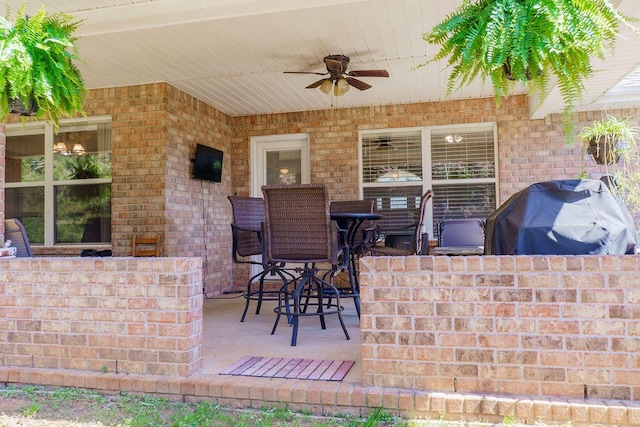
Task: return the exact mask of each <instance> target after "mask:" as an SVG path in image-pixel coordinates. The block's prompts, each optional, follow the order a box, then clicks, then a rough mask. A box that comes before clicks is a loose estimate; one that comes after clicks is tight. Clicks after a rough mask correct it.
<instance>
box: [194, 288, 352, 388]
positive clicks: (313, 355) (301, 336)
mask: <svg viewBox="0 0 640 427" xmlns="http://www.w3.org/2000/svg"><path fill="white" fill-rule="evenodd" d="M244 302H245V300H244V298H243V297H242V294H231V295H221V296H219V297H216V298H210V299H207V300H205V301H204V307H203V335H204V350H203V353H204V368H203V372H204V373H206V374H217V373H219V372H221V371H222V370H224V369H225V368H228V367H229V366H231V365H233V364H234V363H235V362H237V361H238V360H240V359H241V358H242V357H244V356H264V357H291V358H302V359H325V360H326V359H330V360H353V361H355V362H356V363H355V365H354V366H353V367H352V368H351V369H350V370H349V373H348V374H347V376H346V377H345V379H344V380H343V381H342V382H343V383H360V381H361V372H362V370H361V367H362V361H361V356H360V322H359V320H358V316H357V313H356V311H355V308H354V305H353V300H352V299H350V298H345V299H343V300H342V301H341V304H342V305H343V306H344V307H345V310H344V311H343V313H342V318H343V320H344V322H345V325H346V326H347V331H348V332H349V336H350V338H351V339H350V340H347V339H346V338H345V336H344V333H343V332H342V328H341V327H340V323H339V321H338V316H337V315H329V316H326V322H327V329H324V330H323V329H321V328H320V321H319V319H318V318H317V317H315V316H311V317H302V318H300V326H299V329H298V341H297V344H296V346H294V347H292V346H291V327H290V326H289V325H288V324H287V321H286V319H284V318H281V319H280V324H279V325H278V328H277V330H276V333H275V334H274V335H271V329H272V327H273V323H274V321H275V318H276V315H275V313H274V312H273V308H274V307H275V305H276V302H275V301H265V302H263V304H262V309H261V310H260V314H258V315H256V314H255V308H256V302H255V301H251V305H250V306H249V311H248V312H247V316H246V318H245V321H244V322H240V317H241V316H242V310H243V308H244Z"/></svg>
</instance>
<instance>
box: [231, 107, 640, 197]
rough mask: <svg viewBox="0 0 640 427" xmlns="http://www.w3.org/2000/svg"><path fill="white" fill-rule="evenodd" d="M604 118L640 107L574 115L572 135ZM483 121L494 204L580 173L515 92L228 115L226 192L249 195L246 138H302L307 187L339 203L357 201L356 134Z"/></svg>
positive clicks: (552, 123)
mask: <svg viewBox="0 0 640 427" xmlns="http://www.w3.org/2000/svg"><path fill="white" fill-rule="evenodd" d="M606 114H611V115H615V116H617V117H631V118H632V119H635V120H639V121H640V109H625V110H609V111H607V112H604V111H595V112H583V113H576V115H575V116H574V122H575V124H576V131H579V130H580V129H581V128H582V127H583V126H585V125H587V124H590V123H591V122H592V121H593V120H595V119H600V118H603V117H605V116H606ZM483 122H496V123H497V127H498V157H499V163H498V168H499V179H500V184H499V187H500V202H504V201H505V200H506V199H507V198H508V197H509V196H510V195H512V194H513V193H515V192H517V191H518V190H521V189H522V188H524V187H526V186H528V185H530V184H533V183H535V182H540V181H547V180H552V179H567V178H577V177H578V176H579V175H580V172H581V154H582V150H581V147H580V146H579V145H576V146H573V147H568V146H567V144H566V141H565V137H564V135H563V133H562V122H561V116H560V115H550V116H548V117H547V118H545V119H542V120H530V119H529V100H528V98H527V97H526V96H524V95H522V96H512V97H509V98H506V99H504V100H503V101H502V102H501V104H500V106H498V107H497V106H496V105H495V102H494V100H493V98H482V99H468V100H461V101H446V102H425V103H418V104H408V105H388V106H381V107H362V108H351V109H331V110H322V111H306V112H301V113H286V114H271V115H263V116H248V117H237V118H231V119H230V124H231V127H232V129H233V137H232V144H231V150H232V153H233V164H232V167H231V173H232V187H233V191H234V193H237V194H238V195H248V194H249V139H250V137H252V136H261V135H276V134H290V133H300V132H302V133H308V134H309V135H310V146H311V147H310V148H311V182H314V183H326V184H327V185H328V186H329V194H330V195H331V198H332V199H333V200H344V199H348V198H354V197H357V196H358V132H359V131H361V130H367V129H391V128H403V127H419V126H437V125H452V124H465V123H483ZM585 166H586V168H587V173H588V175H589V178H596V179H597V178H600V176H601V175H603V174H604V168H603V167H602V166H597V165H595V163H594V162H592V161H591V160H588V159H587V162H586V163H585Z"/></svg>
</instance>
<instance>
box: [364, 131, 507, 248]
mask: <svg viewBox="0 0 640 427" xmlns="http://www.w3.org/2000/svg"><path fill="white" fill-rule="evenodd" d="M447 130H450V131H451V132H474V131H488V130H491V131H492V132H493V149H494V164H495V176H494V178H470V179H465V180H463V181H464V183H469V184H494V185H495V192H496V206H495V207H496V208H497V207H498V205H499V194H500V188H499V183H500V179H499V178H500V177H499V167H498V157H499V156H498V129H497V124H496V123H495V122H486V123H469V124H454V125H439V126H421V127H410V128H406V127H405V128H393V129H370V130H361V131H360V132H358V189H359V198H361V199H362V198H363V197H364V188H365V187H389V186H390V183H373V182H372V183H366V184H365V183H364V175H363V164H364V161H363V152H362V139H363V137H366V136H370V135H378V134H380V133H385V134H393V133H406V132H411V131H413V132H417V131H419V132H421V141H422V181H405V182H396V183H393V184H392V185H393V186H394V187H413V186H416V185H420V184H421V185H422V192H423V193H424V192H425V191H427V190H428V189H430V188H433V184H434V180H433V179H432V168H431V165H432V162H431V134H432V132H434V131H435V132H443V131H445V132H446V131H447ZM461 181H462V180H437V181H435V182H436V184H444V185H447V184H451V185H453V184H459V183H461ZM432 224H433V210H432V209H428V212H427V215H426V217H425V226H424V229H423V232H427V233H429V235H430V236H434V235H435V234H434V231H435V230H433V226H432Z"/></svg>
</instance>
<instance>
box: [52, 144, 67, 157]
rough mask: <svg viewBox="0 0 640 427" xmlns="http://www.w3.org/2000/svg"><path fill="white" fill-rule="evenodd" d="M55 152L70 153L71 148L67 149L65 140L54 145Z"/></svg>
mask: <svg viewBox="0 0 640 427" xmlns="http://www.w3.org/2000/svg"><path fill="white" fill-rule="evenodd" d="M53 152H54V153H55V154H62V155H67V154H69V150H68V149H67V146H66V144H65V143H64V142H57V143H56V144H55V145H54V146H53Z"/></svg>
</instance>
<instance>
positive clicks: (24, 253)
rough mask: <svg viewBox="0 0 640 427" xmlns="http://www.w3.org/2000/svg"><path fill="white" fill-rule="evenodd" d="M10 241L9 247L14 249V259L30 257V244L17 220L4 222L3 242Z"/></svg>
mask: <svg viewBox="0 0 640 427" xmlns="http://www.w3.org/2000/svg"><path fill="white" fill-rule="evenodd" d="M7 240H11V246H13V247H15V248H16V250H17V252H16V257H23V258H26V257H32V256H33V252H32V251H31V244H30V243H29V237H28V236H27V231H26V230H25V229H24V226H23V225H22V223H21V222H20V221H19V220H18V219H17V218H9V219H5V220H4V241H5V242H6V241H7Z"/></svg>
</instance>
